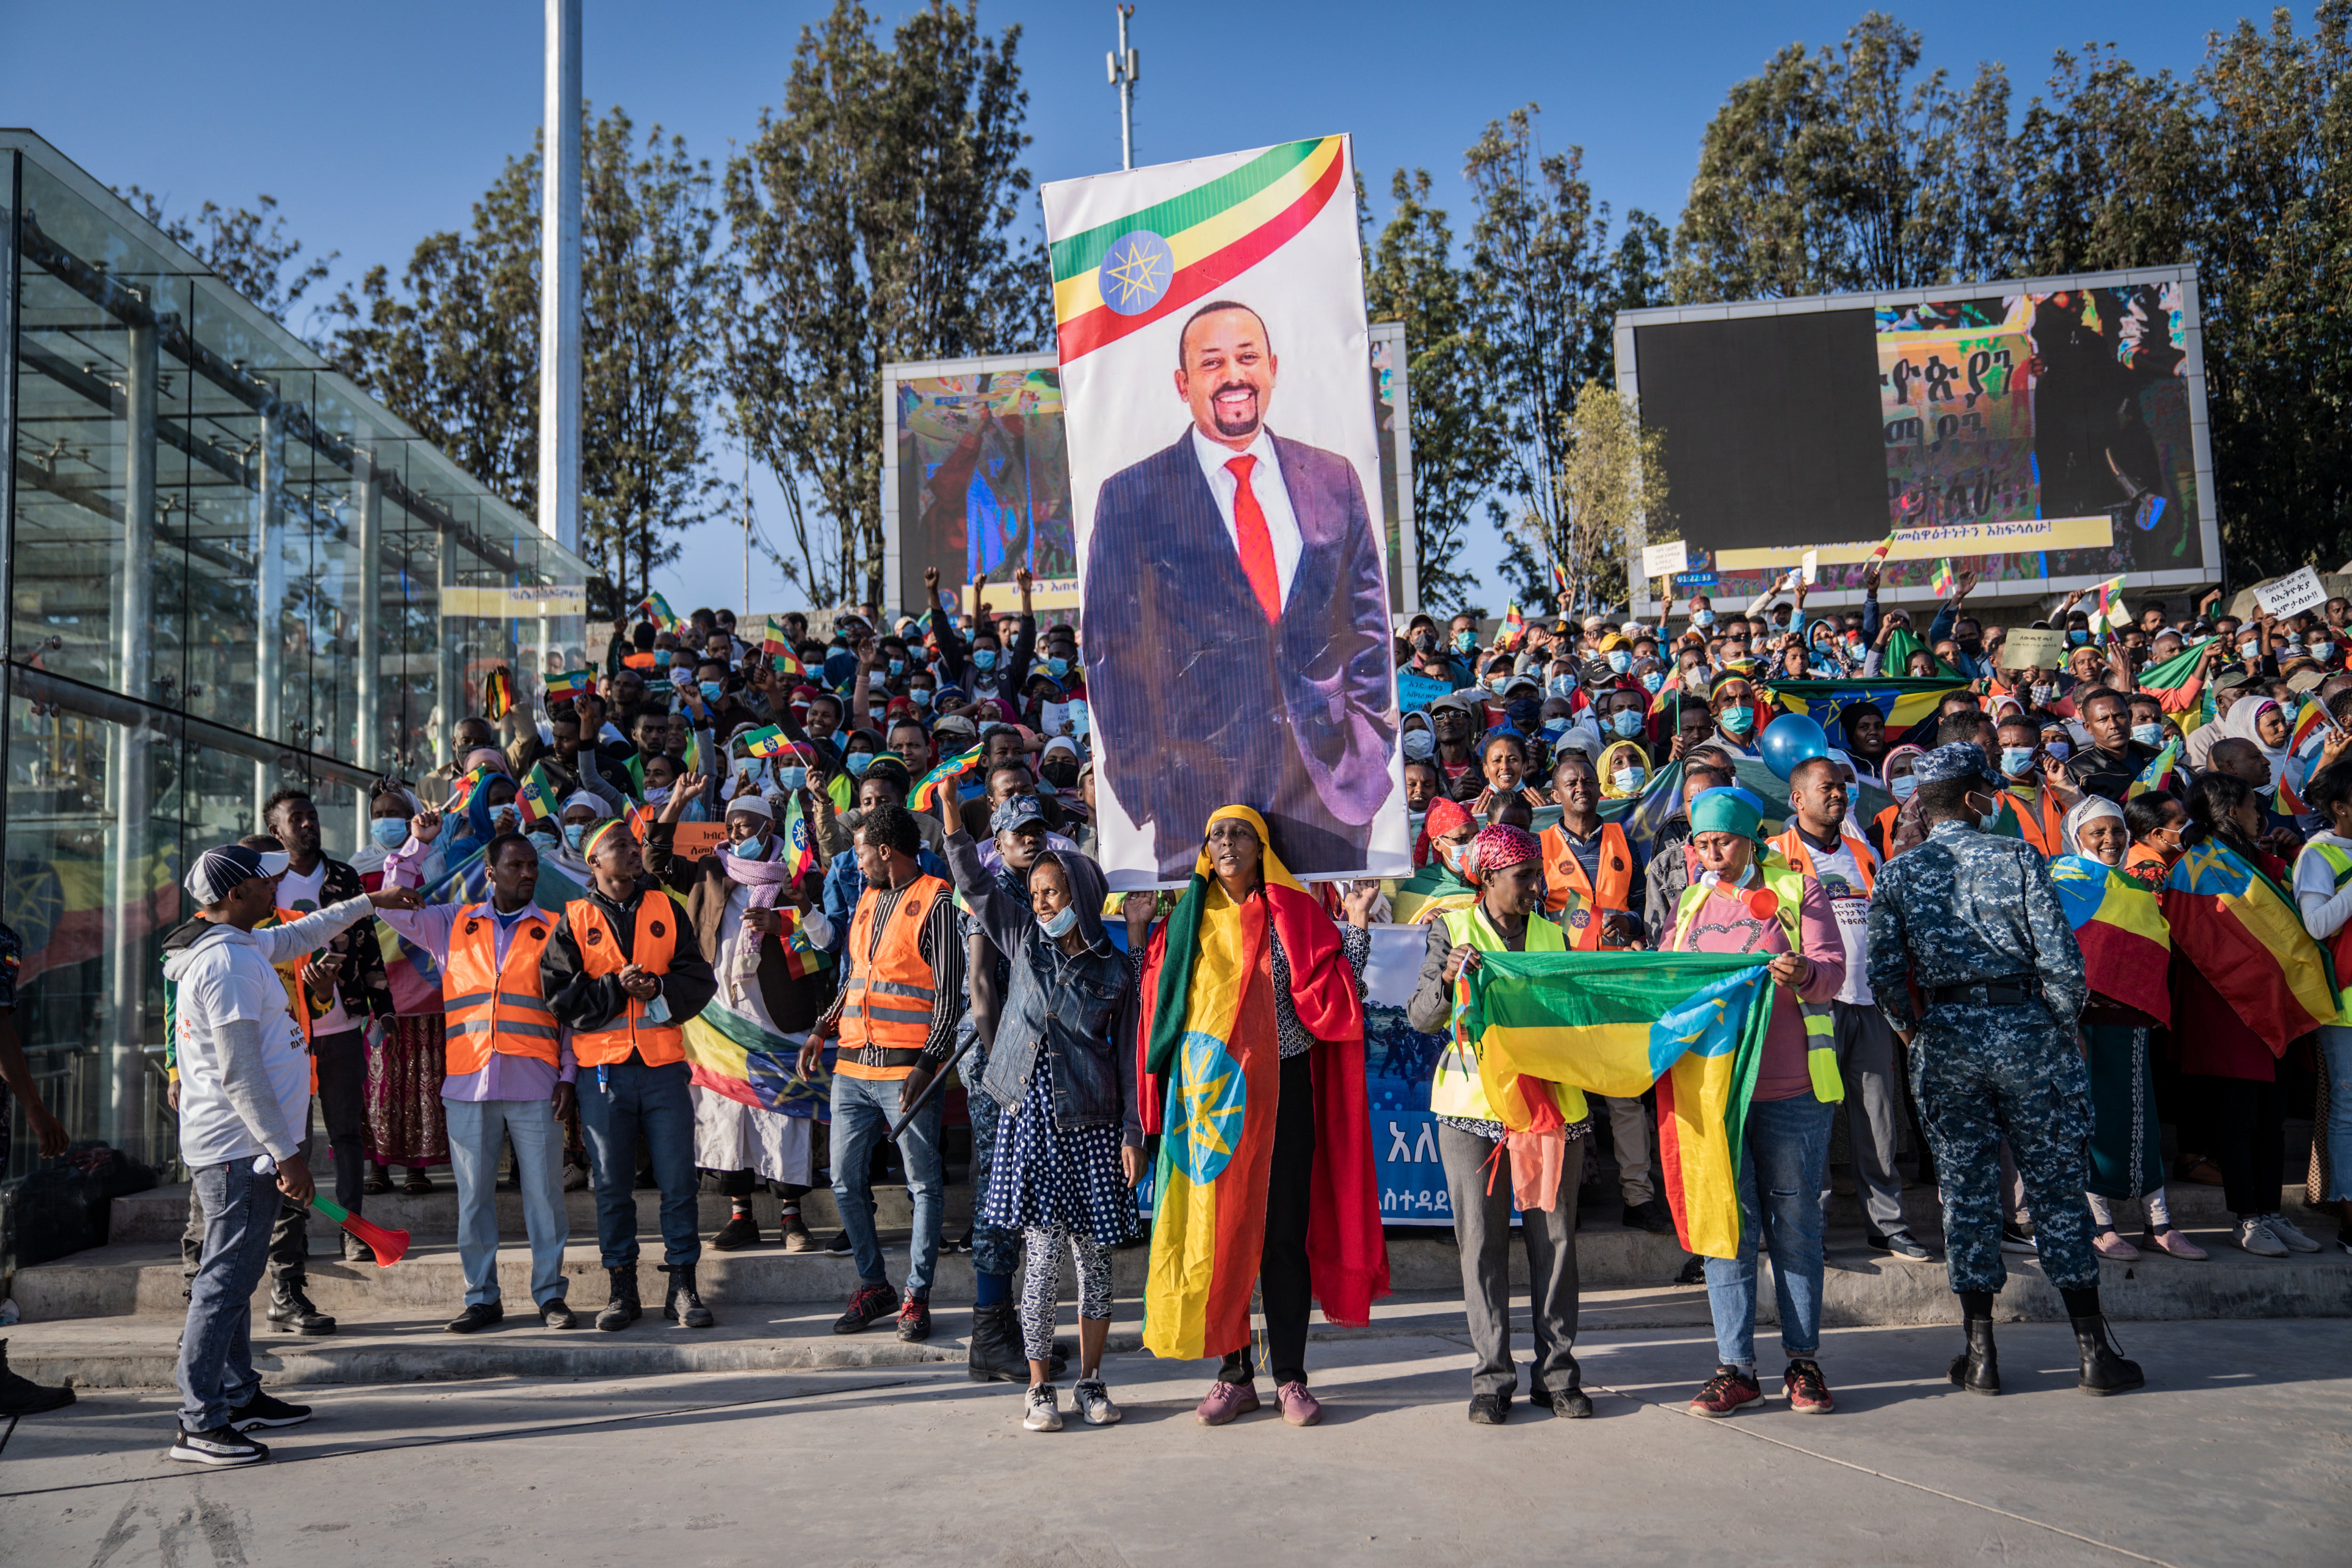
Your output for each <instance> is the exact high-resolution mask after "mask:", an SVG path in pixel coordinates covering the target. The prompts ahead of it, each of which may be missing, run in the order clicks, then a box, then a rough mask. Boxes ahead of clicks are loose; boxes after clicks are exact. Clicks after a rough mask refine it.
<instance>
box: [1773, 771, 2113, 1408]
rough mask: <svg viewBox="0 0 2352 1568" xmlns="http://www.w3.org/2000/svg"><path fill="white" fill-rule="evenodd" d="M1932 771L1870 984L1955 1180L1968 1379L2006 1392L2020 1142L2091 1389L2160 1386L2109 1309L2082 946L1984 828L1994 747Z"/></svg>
mask: <svg viewBox="0 0 2352 1568" xmlns="http://www.w3.org/2000/svg"><path fill="white" fill-rule="evenodd" d="M2094 733H2096V730H2095V729H2094ZM1916 777H1917V778H1918V779H1919V781H1920V782H1919V793H1918V796H1917V798H1918V800H1919V802H1920V809H1921V812H1922V815H1923V816H1924V817H1925V819H1926V821H1927V841H1926V842H1925V843H1923V844H1921V845H1920V846H1918V847H1916V849H1913V850H1912V851H1910V852H1909V853H1908V854H1906V855H1903V856H1900V857H1898V858H1895V859H1893V860H1890V861H1888V862H1887V864H1886V867H1885V869H1884V870H1882V871H1881V872H1880V873H1879V874H1878V884H1877V886H1876V888H1875V889H1873V891H1872V894H1871V900H1870V948H1869V952H1870V987H1871V990H1872V992H1873V993H1874V994H1875V995H1876V996H1877V998H1878V1004H1879V1005H1880V1006H1881V1007H1883V1008H1884V1009H1885V1012H1886V1017H1887V1021H1888V1022H1889V1023H1891V1024H1893V1025H1894V1026H1895V1034H1896V1035H1897V1036H1899V1037H1901V1038H1902V1040H1903V1042H1904V1044H1905V1045H1906V1047H1908V1049H1909V1051H1910V1054H1911V1087H1912V1091H1913V1093H1914V1095H1915V1096H1916V1099H1917V1100H1918V1102H1919V1112H1920V1116H1921V1118H1922V1120H1923V1121H1925V1122H1926V1123H1927V1136H1928V1139H1929V1141H1930V1142H1931V1143H1933V1145H1934V1147H1935V1154H1936V1172H1937V1176H1938V1177H1939V1178H1940V1179H1941V1180H1942V1182H1943V1184H1944V1248H1945V1255H1946V1258H1947V1261H1948V1267H1949V1269H1950V1274H1951V1281H1952V1289H1953V1290H1954V1291H1956V1292H1957V1293H1958V1296H1959V1298H1960V1314H1961V1319H1962V1321H1963V1323H1964V1324H1965V1326H1966V1329H1967V1333H1968V1345H1967V1348H1966V1349H1965V1350H1964V1351H1963V1352H1961V1353H1960V1354H1959V1355H1958V1356H1956V1357H1954V1358H1953V1361H1952V1365H1951V1378H1952V1382H1953V1383H1954V1384H1956V1385H1958V1386H1959V1387H1962V1388H1966V1389H1968V1390H1969V1392H1970V1393H1972V1394H1999V1393H2000V1361H1999V1359H1998V1357H1997V1356H1996V1354H1995V1352H1994V1349H1993V1338H1992V1303H1993V1297H1994V1295H1995V1294H1996V1293H1998V1292H1999V1291H2000V1288H2001V1285H2002V1283H2003V1281H2005V1280H2006V1279H2008V1270H2007V1269H2006V1268H2004V1267H2003V1266H2002V1263H2001V1256H2000V1225H2001V1205H2000V1143H2001V1141H2002V1140H2003V1139H2004V1138H2005V1139H2007V1140H2008V1142H2009V1145H2010V1148H2011V1151H2012V1152H2013V1153H2014V1154H2015V1157H2016V1161H2017V1170H2018V1174H2019V1176H2020V1177H2021V1178H2022V1180H2023V1182H2024V1184H2025V1191H2026V1196H2027V1200H2028V1202H2029V1203H2030V1204H2031V1205H2032V1209H2033V1220H2034V1238H2035V1241H2036V1243H2037V1244H2038V1247H2039V1250H2040V1253H2041V1258H2042V1272H2043V1273H2044V1274H2045V1275H2046V1276H2047V1277H2048V1278H2049V1280H2050V1282H2051V1284H2053V1285H2054V1286H2056V1287H2057V1289H2058V1293H2059V1295H2060V1296H2061V1297H2062V1298H2063V1300H2064V1301H2065V1304H2066V1315H2067V1316H2068V1317H2069V1318H2070V1319H2072V1320H2073V1321H2074V1340H2075V1344H2076V1348H2077V1350H2078V1351H2079V1352H2080V1354H2081V1361H2082V1366H2081V1374H2080V1377H2079V1380H2078V1382H2077V1383H2076V1386H2077V1387H2078V1388H2080V1389H2081V1390H2082V1391H2083V1392H2084V1393H2085V1394H2113V1393H2115V1392H2116V1391H2118V1390H2120V1389H2126V1388H2137V1387H2139V1386H2140V1384H2142V1383H2143V1382H2145V1381H2146V1380H2145V1379H2144V1378H2143V1377H2142V1376H2141V1374H2140V1369H2139V1366H2138V1364H2137V1363H2135V1362H2128V1361H2126V1360H2124V1358H2123V1356H2122V1355H2121V1354H2120V1353H2119V1352H2117V1350H2116V1347H2115V1343H2114V1338H2113V1336H2112V1335H2111V1334H2110V1333H2109V1332H2108V1331H2107V1326H2106V1319H2105V1317H2104V1316H2103V1315H2102V1314H2101V1312H2100V1310H2099V1260H2098V1255H2097V1253H2095V1251H2093V1250H2092V1247H2091V1215H2090V1210H2089V1207H2088V1205H2086V1204H2085V1203H2084V1197H2083V1193H2084V1185H2085V1183H2086V1181H2087V1178H2088V1176H2089V1172H2088V1170H2087V1168H2086V1162H2085V1158H2084V1149H2085V1148H2086V1147H2087V1145H2088V1142H2089V1138H2090V1131H2091V1130H2090V1119H2089V1112H2088V1103H2089V1100H2088V1095H2089V1087H2088V1083H2087V1081H2086V1079H2085V1077H2084V1067H2083V1054H2082V1051H2081V1049H2080V1048H2079V1047H2077V1046H2076V1044H2075V1037H2074V1019H2075V1016H2076V1015H2077V1014H2079V1013H2080V1012H2081V1011H2082V1010H2083V1004H2084V1001H2085V1000H2086V999H2087V997H2088V992H2087V989H2086V988H2085V986H2084V980H2083V954H2082V949H2081V948H2080V946H2079V945H2078V944H2077V943H2076V942H2075V940H2074V928H2073V927H2072V926H2071V925H2070V924H2069V923H2068V922H2067V920H2066V914H2065V910H2064V909H2063V907H2062V906H2061V905H2060V903H2059V901H2058V895H2057V893H2056V892H2055V891H2054V890H2053V889H2052V887H2051V884H2050V878H2049V874H2048V873H2047V872H2046V871H2045V870H2044V869H2043V868H2042V857H2041V856H2040V855H2039V854H2037V853H2036V852H2035V851H2034V849H2033V847H2032V846H2031V845H2028V844H2025V843H2023V842H2021V841H2020V840H2017V839H2013V838H1997V837H1993V836H1992V835H1990V834H1989V833H1986V832H1983V831H1982V830H1981V824H1982V823H1983V822H1985V821H1986V820H1987V819H1989V818H1990V816H1992V815H1993V814H1994V813H1995V812H1996V811H1998V809H1999V808H2000V795H1999V791H2000V783H1999V781H1997V780H1995V779H1993V778H1992V777H1990V774H1989V772H1988V770H1987V768H1986V765H1985V758H1984V753H1983V752H1981V751H1980V750H1979V749H1978V748H1977V747H1976V746H1974V745H1972V744H1969V743H1968V742H1956V743H1954V744H1951V745H1946V746H1939V747H1937V749H1936V750H1935V751H1933V752H1928V753H1927V755H1926V756H1925V757H1923V758H1921V759H1920V762H1919V765H1918V768H1917V770H1916ZM1914 986H1916V988H1917V992H1916V994H1917V996H1918V1003H1917V1004H1915V1003H1914V1002H1913V1000H1912V998H1913V994H1914V993H1913V987H1914ZM1774 1261H1775V1263H1776V1264H1777V1263H1778V1261H1779V1259H1778V1258H1775V1259H1774Z"/></svg>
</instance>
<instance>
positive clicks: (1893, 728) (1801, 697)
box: [1764, 650, 1969, 752]
mask: <svg viewBox="0 0 2352 1568" xmlns="http://www.w3.org/2000/svg"><path fill="white" fill-rule="evenodd" d="M1889 651H1890V655H1891V652H1892V650H1889ZM1967 689H1969V683H1968V682H1967V681H1965V680H1962V679H1960V678H1959V677H1958V675H1957V674H1956V675H1953V676H1952V677H1950V678H1949V679H1945V678H1941V677H1931V678H1928V679H1917V680H1914V679H1902V678H1899V677H1895V676H1865V677H1864V678H1862V679H1855V680H1775V681H1771V682H1769V683H1768V684H1767V685H1766V686H1765V688H1764V690H1765V693H1766V694H1767V695H1768V696H1769V697H1770V698H1771V700H1773V701H1774V702H1777V703H1778V704H1780V710H1781V711H1783V712H1786V713H1802V714H1804V715H1805V716H1806V717H1807V718H1809V719H1811V720H1812V721H1813V722H1814V723H1816V724H1819V725H1820V726H1821V727H1822V733H1823V734H1825V735H1827V736H1828V737H1829V741H1830V744H1831V745H1832V746H1835V747H1837V748H1838V749H1839V750H1840V751H1844V752H1851V751H1853V742H1851V741H1849V740H1847V739H1846V733H1845V719H1844V713H1845V710H1847V709H1848V708H1850V707H1852V706H1853V704H1854V703H1857V702H1866V703H1868V704H1869V705H1870V706H1871V707H1873V708H1875V709H1877V710H1878V714H1879V717H1880V718H1882V719H1884V720H1885V721H1886V743H1887V745H1889V746H1890V747H1892V746H1898V745H1904V744H1906V743H1907V744H1911V745H1919V744H1926V745H1928V746H1931V747H1932V746H1933V745H1934V742H1933V740H1932V739H1927V738H1925V737H1923V736H1922V735H1921V734H1920V733H1919V731H1921V729H1922V727H1923V726H1932V724H1933V722H1934V720H1935V717H1936V709H1937V705H1938V704H1940V703H1941V702H1942V701H1943V700H1944V698H1945V696H1946V695H1947V694H1948V693H1950V692H1954V691H1966V690H1967Z"/></svg>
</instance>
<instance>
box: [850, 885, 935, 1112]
mask: <svg viewBox="0 0 2352 1568" xmlns="http://www.w3.org/2000/svg"><path fill="white" fill-rule="evenodd" d="M914 885H915V884H914V883H913V882H912V881H909V882H908V884H907V886H906V887H904V888H883V887H877V886H876V885H875V884H873V883H870V882H869V883H867V884H866V891H868V892H869V893H871V894H873V895H874V919H873V920H872V921H871V922H869V924H868V925H867V927H866V933H867V934H866V951H865V952H863V953H851V954H849V955H848V957H849V958H850V960H851V962H853V963H857V964H859V965H863V966H871V965H872V963H873V962H874V953H875V950H876V949H877V948H878V947H880V946H881V945H882V933H883V932H884V931H887V930H888V929H889V926H890V917H891V916H893V915H895V914H897V913H898V900H901V899H903V898H905V897H906V896H907V893H908V889H911V888H913V887H914ZM958 918H959V917H958V916H957V914H956V907H955V900H953V899H951V898H942V899H940V900H938V901H937V902H936V903H934V904H932V905H931V915H930V919H929V920H927V921H924V922H923V929H922V930H921V931H919V932H918V933H917V935H916V938H915V942H916V951H917V952H919V953H920V954H921V955H922V960H923V962H924V963H927V964H929V965H930V969H931V987H932V989H931V1026H930V1031H929V1034H928V1035H926V1036H925V1037H924V1039H923V1061H924V1063H925V1064H926V1065H927V1066H929V1067H930V1068H933V1069H934V1070H936V1069H937V1068H940V1067H942V1066H944V1065H945V1064H946V1062H947V1059H948V1057H949V1055H950V1047H952V1046H953V1045H954V1044H955V1031H956V1021H957V1020H958V1019H960V1018H961V1017H962V1016H963V1005H964V995H963V942H962V940H961V937H960V936H959V935H958V933H957V929H956V921H957V920H958ZM846 940H847V935H846V932H845V934H844V941H846ZM848 1000H849V988H848V987H847V986H846V985H845V986H843V987H842V988H841V989H840V990H839V991H836V992H835V993H834V996H833V1005H832V1006H830V1007H828V1008H826V1009H825V1013H824V1019H823V1020H822V1021H821V1022H820V1025H819V1027H821V1028H823V1029H824V1032H825V1033H827V1034H829V1035H832V1036H833V1037H835V1038H836V1039H838V1038H839V1037H840V1035H841V1009H842V1005H843V1004H844V1003H845V1002H846V1001H848ZM852 1076H861V1075H852ZM862 1076H868V1077H871V1076H877V1075H875V1074H871V1073H869V1074H866V1075H862ZM901 1076H903V1075H901Z"/></svg>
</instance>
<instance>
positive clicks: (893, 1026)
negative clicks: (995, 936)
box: [835, 876, 951, 1078]
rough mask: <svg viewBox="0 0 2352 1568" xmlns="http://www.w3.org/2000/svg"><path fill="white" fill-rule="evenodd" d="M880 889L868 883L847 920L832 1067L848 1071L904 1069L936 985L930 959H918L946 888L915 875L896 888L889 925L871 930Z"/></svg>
mask: <svg viewBox="0 0 2352 1568" xmlns="http://www.w3.org/2000/svg"><path fill="white" fill-rule="evenodd" d="M881 896H882V895H881V892H880V890H879V889H876V888H875V887H873V886H872V885H871V884H868V885H867V887H866V891H865V892H864V893H862V894H860V895H859V896H858V900H857V912H856V914H855V915H853V916H851V917H850V921H849V945H848V947H847V949H846V952H847V953H848V956H849V963H850V968H849V978H848V979H847V980H846V981H845V982H844V983H843V984H842V988H841V1032H840V1039H841V1049H840V1052H839V1054H838V1057H837V1058H836V1068H835V1070H837V1071H840V1072H843V1073H845V1075H846V1076H848V1077H850V1078H900V1077H903V1076H905V1074H906V1073H907V1072H908V1071H909V1070H910V1069H912V1068H913V1067H914V1066H915V1064H916V1062H917V1061H919V1059H920V1058H921V1057H922V1054H923V1047H924V1046H925V1045H926V1044H927V1043H928V1042H929V1039H930V1036H931V1008H932V1005H933V1003H934V1002H935V1001H936V1000H937V997H938V987H937V984H936V983H935V980H934V976H933V975H932V973H931V966H930V965H929V964H928V963H924V962H923V952H922V947H921V942H922V935H923V927H924V925H925V923H926V922H928V921H929V920H930V918H931V908H932V906H933V905H935V904H937V903H938V902H939V900H941V899H944V898H948V897H950V896H951V895H950V892H949V889H948V885H947V884H946V883H945V882H942V881H940V879H938V878H937V877H931V876H922V877H918V878H916V879H914V880H913V881H912V882H910V883H908V885H907V889H906V890H905V891H904V892H903V893H901V894H900V895H899V899H898V908H897V909H895V910H892V911H891V913H890V923H889V925H888V926H887V928H885V929H884V930H883V931H879V932H878V933H877V931H875V930H874V910H875V906H876V905H877V904H878V903H879V902H880V901H881ZM853 1056H855V1058H856V1059H855V1060H854V1061H853V1060H852V1058H853Z"/></svg>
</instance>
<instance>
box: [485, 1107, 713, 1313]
mask: <svg viewBox="0 0 2352 1568" xmlns="http://www.w3.org/2000/svg"><path fill="white" fill-rule="evenodd" d="M689 1070H691V1069H689ZM587 1081H588V1087H589V1088H590V1089H594V1088H595V1079H593V1077H590V1078H589V1079H588V1080H587ZM441 1111H442V1114H443V1116H444V1117H445V1118H446V1120H447V1121H448V1123H449V1169H450V1171H451V1173H454V1174H455V1175H456V1176H457V1261H458V1263H459V1264H460V1265H461V1266H462V1267H463V1268H465V1271H466V1305H467V1306H469V1307H472V1306H490V1305H495V1304H496V1303H497V1301H498V1300H499V1194H498V1178H499V1142H501V1141H502V1139H503V1138H505V1137H507V1136H511V1137H512V1138H513V1139H514V1150H515V1179H516V1180H517V1181H518V1182H520V1184H521V1186H522V1223H523V1234H524V1235H526V1236H528V1237H530V1299H531V1300H532V1302H533V1303H534V1304H536V1305H540V1306H545V1305H546V1304H547V1303H548V1302H550V1301H558V1300H562V1299H563V1294H564V1286H563V1244H564V1243H565V1242H567V1241H569V1240H571V1239H572V1216H571V1215H569V1214H567V1213H565V1211H564V1207H563V1129H562V1128H561V1127H558V1126H557V1125H556V1124H555V1107H554V1106H553V1105H552V1104H551V1103H550V1102H549V1101H547V1100H442V1102H441ZM635 1206H636V1205H635V1200H634V1199H632V1200H631V1203H630V1207H631V1209H632V1210H634V1209H635ZM635 1228H636V1226H635V1223H634V1215H632V1224H631V1226H630V1230H631V1231H632V1232H633V1233H634V1232H635Z"/></svg>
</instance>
